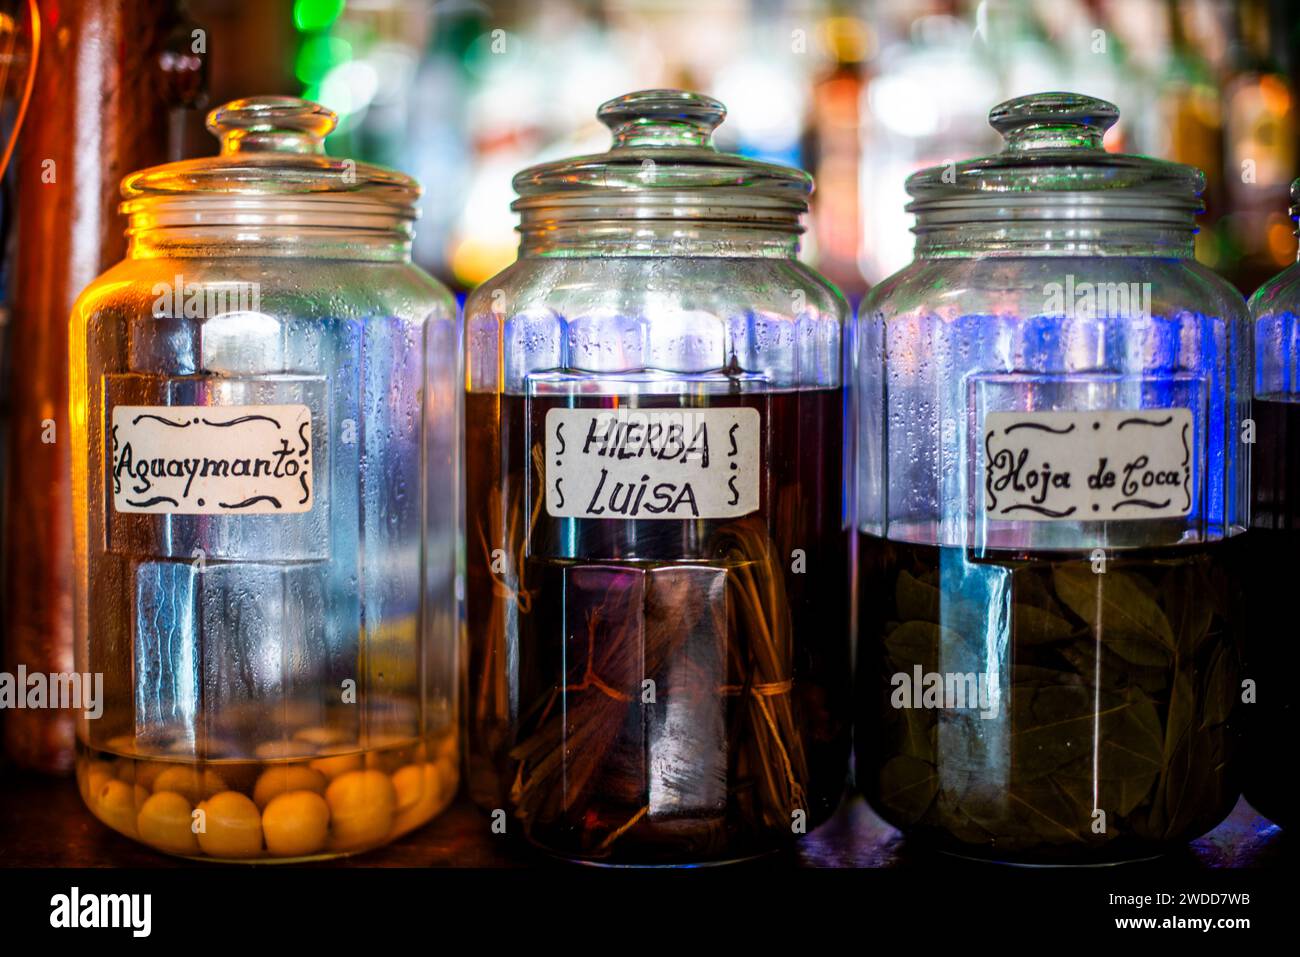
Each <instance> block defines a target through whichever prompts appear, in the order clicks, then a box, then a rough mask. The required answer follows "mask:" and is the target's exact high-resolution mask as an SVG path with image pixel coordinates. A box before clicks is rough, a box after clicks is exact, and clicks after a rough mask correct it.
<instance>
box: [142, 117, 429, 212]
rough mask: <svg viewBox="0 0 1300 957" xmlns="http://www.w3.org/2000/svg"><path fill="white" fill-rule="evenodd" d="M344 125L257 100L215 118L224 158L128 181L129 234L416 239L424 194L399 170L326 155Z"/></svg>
mask: <svg viewBox="0 0 1300 957" xmlns="http://www.w3.org/2000/svg"><path fill="white" fill-rule="evenodd" d="M337 121H338V117H337V116H336V115H335V114H334V113H332V112H331V111H330V110H328V109H326V108H325V107H323V106H321V105H320V104H318V103H312V102H311V101H309V100H300V99H297V98H296V97H290V96H258V97H251V98H249V99H243V100H233V101H231V102H229V103H226V104H225V105H223V106H219V107H217V108H216V109H214V110H212V111H211V112H210V113H209V114H208V117H207V127H208V129H209V130H210V131H211V132H212V133H213V135H215V136H216V137H217V138H218V139H219V140H220V141H221V152H220V154H218V155H217V156H208V157H202V158H200V159H192V160H183V161H180V162H176V163H167V164H164V165H162V166H154V167H150V168H149V169H143V170H139V171H137V172H134V173H131V174H130V175H129V176H127V177H126V178H125V179H123V180H122V196H123V197H124V200H125V201H124V202H123V203H122V206H121V209H122V212H123V213H124V214H126V215H127V216H128V217H130V219H131V229H130V230H129V231H128V232H131V231H136V230H139V229H146V228H150V229H151V228H158V227H164V228H165V227H169V226H174V227H185V226H288V227H293V226H318V227H339V228H347V229H361V230H366V229H374V230H386V231H392V230H394V229H397V230H399V231H400V230H403V229H405V230H406V231H408V232H409V229H410V227H409V222H410V221H412V220H414V219H415V217H416V207H415V204H416V201H417V200H418V198H419V196H420V187H419V184H418V183H416V181H415V180H414V179H412V178H411V177H409V176H405V175H403V174H402V173H398V172H395V171H394V170H390V169H385V168H384V167H382V166H373V165H370V164H368V163H359V162H356V161H355V160H351V159H340V158H337V157H332V156H327V155H326V154H325V142H324V141H325V137H326V136H328V135H329V134H330V132H332V131H333V129H334V127H335V125H336V124H337Z"/></svg>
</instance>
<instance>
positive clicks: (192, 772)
mask: <svg viewBox="0 0 1300 957" xmlns="http://www.w3.org/2000/svg"><path fill="white" fill-rule="evenodd" d="M256 751H257V758H256V759H249V758H243V757H206V758H204V759H202V760H196V759H195V758H194V756H193V754H192V753H189V752H187V751H184V750H182V749H179V748H178V749H174V750H170V751H169V750H168V749H165V748H152V747H151V748H148V749H145V748H141V747H140V746H138V745H137V743H136V742H134V740H133V739H131V738H130V736H125V735H124V736H122V737H121V738H115V739H112V740H111V741H110V742H109V743H108V745H107V746H104V747H91V746H88V745H85V744H79V745H78V748H77V784H78V787H79V789H80V791H81V796H82V799H83V800H84V801H85V802H86V806H87V807H88V808H90V810H91V812H93V813H94V815H95V816H96V817H97V818H99V820H100V821H102V822H103V823H105V824H107V825H108V826H109V827H111V828H113V829H114V830H116V831H119V832H120V833H122V834H125V835H126V836H127V837H130V838H133V839H135V840H138V841H143V842H144V843H146V844H149V845H150V846H152V847H153V848H155V849H156V850H159V851H163V852H165V853H168V854H173V855H176V856H178V857H188V858H193V859H196V860H211V861H241V862H243V861H254V860H255V861H263V862H289V863H292V862H295V861H306V860H319V859H324V858H329V857H337V856H341V855H348V854H355V853H358V852H361V851H365V850H369V849H370V848H373V847H377V846H379V845H381V844H386V843H388V842H389V841H392V840H395V839H396V838H398V837H401V836H402V835H403V834H406V833H408V832H410V831H413V830H415V829H416V828H417V827H419V826H420V825H422V824H424V823H425V822H427V821H429V820H431V819H432V818H433V817H434V816H435V815H436V814H438V813H439V812H441V811H442V810H443V809H444V808H445V807H446V806H447V805H448V804H450V803H451V799H452V798H453V797H454V796H455V793H456V788H457V786H458V785H459V783H460V763H459V760H458V751H457V742H456V737H455V735H454V734H451V733H450V732H446V733H442V734H438V735H429V736H426V737H424V738H399V737H391V736H389V737H385V738H382V739H381V738H380V737H379V736H372V737H371V738H370V739H368V740H367V741H366V742H365V743H364V744H362V743H359V742H357V741H354V740H350V739H349V737H348V736H347V735H342V734H337V733H334V732H332V731H331V730H330V729H327V728H305V729H302V730H301V731H299V732H298V733H297V734H295V735H294V736H292V737H287V738H283V739H268V740H267V741H265V742H263V743H262V744H261V745H259V746H258V748H257V749H256ZM235 795H237V796H239V797H238V798H237V799H236V802H237V803H236V804H234V805H233V806H235V807H237V808H238V809H240V810H241V811H242V813H241V814H239V815H238V816H237V817H235V816H232V815H231V814H230V813H229V809H230V808H231V807H232V802H231V800H230V799H231V797H232V796H235ZM243 799H247V800H243ZM277 799H280V800H282V801H283V802H284V803H282V804H281V805H280V807H278V808H277V807H275V802H276V801H277ZM199 810H202V811H203V812H204V815H203V817H202V823H197V822H198V821H199V820H200V818H196V817H195V812H196V811H199ZM313 811H316V812H318V813H319V817H317V818H316V820H315V821H314V822H309V821H308V820H306V818H311V817H313V816H314V815H313V813H312V812H313Z"/></svg>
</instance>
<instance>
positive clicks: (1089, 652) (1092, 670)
mask: <svg viewBox="0 0 1300 957" xmlns="http://www.w3.org/2000/svg"><path fill="white" fill-rule="evenodd" d="M1060 653H1061V657H1063V658H1064V659H1065V660H1066V661H1068V662H1069V663H1070V665H1071V666H1072V667H1073V668H1074V670H1075V672H1077V673H1078V675H1079V676H1080V680H1083V681H1086V682H1087V683H1088V684H1090V685H1096V684H1100V685H1101V686H1102V687H1103V688H1109V689H1111V690H1116V691H1120V690H1123V689H1124V688H1128V687H1136V688H1140V689H1141V690H1142V691H1144V692H1146V693H1147V694H1148V695H1154V694H1160V693H1161V692H1163V691H1164V690H1165V689H1166V688H1167V687H1168V686H1169V668H1168V667H1161V668H1148V667H1143V666H1140V665H1135V664H1133V663H1131V662H1128V661H1125V660H1124V659H1123V658H1121V657H1120V656H1119V655H1117V654H1116V653H1115V652H1113V651H1111V650H1110V649H1109V648H1107V647H1105V645H1104V644H1103V646H1102V647H1101V649H1100V654H1099V653H1098V648H1097V643H1096V639H1094V638H1093V637H1092V636H1091V635H1088V636H1086V637H1084V638H1081V639H1079V640H1078V641H1077V642H1075V643H1074V644H1072V645H1068V646H1066V647H1063V648H1061V649H1060Z"/></svg>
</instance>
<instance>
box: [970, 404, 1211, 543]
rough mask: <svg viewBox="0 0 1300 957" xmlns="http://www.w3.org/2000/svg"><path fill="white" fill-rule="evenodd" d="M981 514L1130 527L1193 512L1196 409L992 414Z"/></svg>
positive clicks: (987, 430) (986, 422)
mask: <svg viewBox="0 0 1300 957" xmlns="http://www.w3.org/2000/svg"><path fill="white" fill-rule="evenodd" d="M982 434H983V441H984V508H985V514H986V516H987V517H988V518H990V519H1002V520H1006V521H1040V522H1041V521H1075V522H1078V521H1120V520H1123V521H1128V520H1131V519H1147V518H1170V517H1176V516H1181V515H1186V514H1188V513H1189V512H1190V511H1191V510H1192V461H1191V447H1192V413H1191V410H1189V409H1110V410H1107V411H1103V412H991V413H989V414H988V416H987V417H986V418H985V419H984V431H983V433H982Z"/></svg>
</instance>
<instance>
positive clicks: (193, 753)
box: [71, 97, 459, 861]
mask: <svg viewBox="0 0 1300 957" xmlns="http://www.w3.org/2000/svg"><path fill="white" fill-rule="evenodd" d="M208 123H209V128H210V129H212V131H213V132H214V133H216V134H217V135H218V136H219V137H220V139H221V143H222V151H221V154H220V155H219V156H216V157H212V158H207V159H199V160H191V161H186V162H181V163H173V164H169V165H166V166H161V167H156V168H154V169H149V170H143V171H141V172H137V173H134V174H132V175H131V176H128V177H127V178H126V180H125V181H124V182H123V184H122V191H123V195H124V197H125V202H124V203H123V206H122V209H123V212H124V213H125V214H126V215H127V217H128V220H129V229H128V236H129V237H130V248H129V252H128V255H127V258H126V259H125V260H123V261H122V262H121V263H119V264H117V265H116V266H114V267H113V268H112V269H110V270H109V271H108V272H107V273H105V274H104V275H103V276H101V277H99V278H98V279H97V280H95V282H94V283H92V284H91V285H90V286H89V287H88V288H87V289H86V290H85V292H83V293H82V295H81V297H80V298H79V300H78V301H77V304H76V306H75V307H74V310H73V315H72V347H71V362H72V365H71V407H72V415H73V433H74V434H73V442H74V445H73V452H72V462H73V482H74V517H75V530H76V578H75V587H76V599H75V628H76V651H77V659H78V660H77V670H78V671H79V672H83V673H86V672H89V673H92V674H100V675H102V676H103V689H104V692H103V699H104V701H103V709H102V715H101V716H99V717H98V718H94V719H91V718H90V717H88V716H87V717H83V718H82V719H81V720H80V723H79V727H78V745H79V759H78V783H79V785H80V788H81V793H82V796H83V798H84V799H85V801H86V803H87V805H88V806H89V807H90V809H91V811H92V812H93V813H94V814H95V815H96V816H97V817H98V818H99V819H100V820H101V821H103V822H104V823H105V824H107V825H109V826H110V827H112V828H114V829H116V830H118V831H120V832H122V833H123V834H126V835H129V836H131V837H133V838H136V839H138V840H140V841H143V842H145V843H146V844H149V845H150V846H152V847H154V848H157V849H158V850H160V851H165V852H168V853H171V854H178V855H182V856H185V857H193V858H203V859H213V860H226V861H246V860H286V861H287V860H304V859H312V858H319V857H328V856H333V855H339V854H350V853H355V852H358V851H364V850H366V849H369V848H372V847H375V846H377V845H380V844H384V843H386V842H388V841H390V840H393V839H395V838H397V837H399V836H401V835H403V834H405V833H407V832H409V831H411V830H413V829H414V828H416V827H418V826H420V825H421V824H423V823H425V822H426V821H428V820H430V819H431V818H432V817H434V816H435V815H436V814H437V813H438V812H439V811H441V810H442V809H443V808H444V807H446V805H447V804H448V803H449V802H450V800H451V798H452V796H453V795H454V793H455V791H456V788H457V784H458V780H459V759H458V754H457V743H456V733H455V729H456V726H457V722H456V699H455V688H456V682H455V675H456V667H455V655H456V652H455V649H456V637H457V632H456V629H457V624H456V602H455V588H454V575H455V557H456V524H457V515H458V508H459V500H458V494H457V489H458V483H457V480H456V474H457V471H456V469H457V462H458V451H457V441H456V429H457V420H458V415H457V409H458V402H459V390H458V389H457V388H456V386H457V381H456V354H457V350H456V346H457V333H456V323H455V303H454V300H453V299H452V297H451V295H450V294H449V293H448V291H447V290H446V289H445V288H443V287H442V286H440V285H439V284H438V283H436V282H435V281H434V280H433V279H432V278H430V277H429V276H428V275H427V274H425V273H424V272H422V271H421V270H420V269H418V268H416V267H415V266H413V265H412V264H411V261H410V242H411V233H412V222H413V220H414V218H415V202H416V199H417V197H418V195H419V187H418V186H417V185H416V184H415V182H414V181H413V180H411V179H409V178H407V177H405V176H402V175H401V174H398V173H395V172H393V171H390V170H386V169H382V168H379V167H373V166H367V165H365V164H360V163H356V162H354V161H352V160H344V159H335V158H331V157H329V156H327V155H326V154H325V151H324V148H323V145H322V141H323V138H324V136H325V135H326V134H327V133H328V132H329V131H330V129H332V127H333V123H334V117H333V115H332V114H330V113H329V112H328V111H326V110H324V109H322V108H321V107H319V106H317V105H316V104H313V103H308V102H305V101H302V100H294V99H289V98H282V97H264V98H258V99H252V100H241V101H236V102H234V103H230V104H227V105H226V106H224V107H222V108H220V109H218V110H215V111H214V112H213V113H212V114H211V115H210V116H209V118H208Z"/></svg>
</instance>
